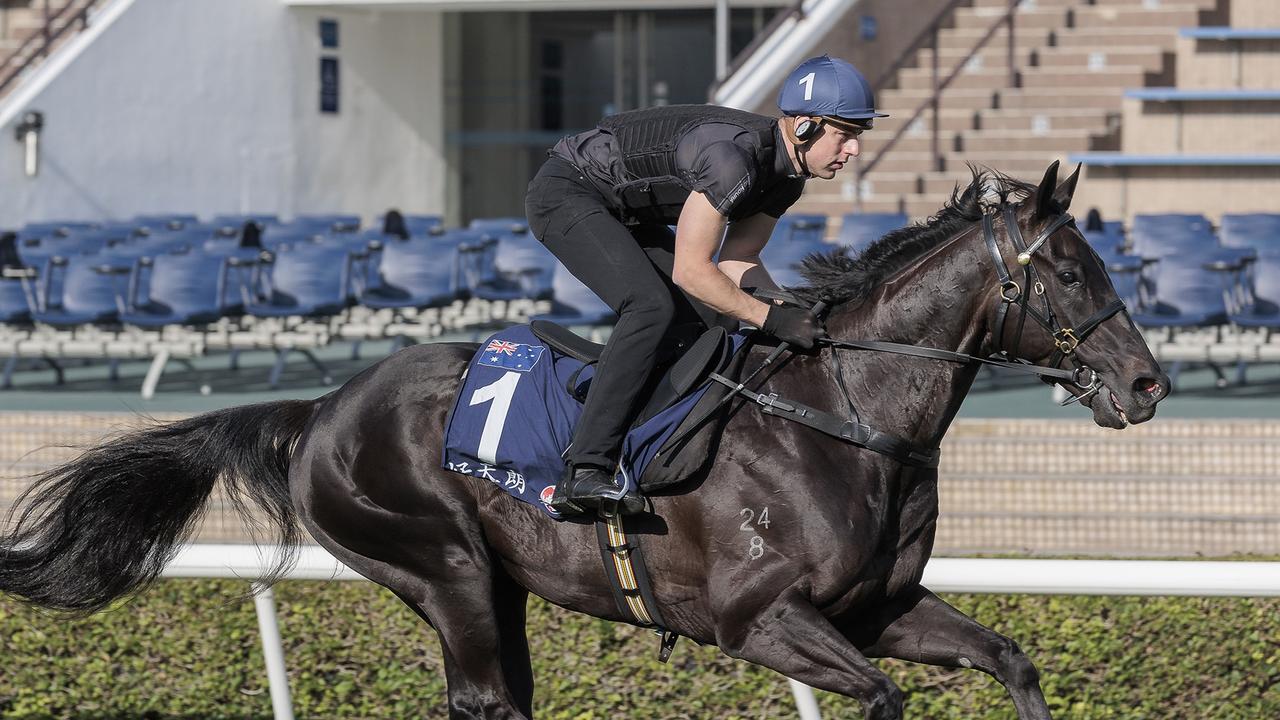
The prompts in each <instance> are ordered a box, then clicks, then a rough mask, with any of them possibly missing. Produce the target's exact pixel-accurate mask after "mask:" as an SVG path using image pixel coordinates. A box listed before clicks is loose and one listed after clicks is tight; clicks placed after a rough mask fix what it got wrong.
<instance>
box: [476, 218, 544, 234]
mask: <svg viewBox="0 0 1280 720" xmlns="http://www.w3.org/2000/svg"><path fill="white" fill-rule="evenodd" d="M467 229H468V230H476V231H478V232H483V233H489V234H499V235H523V234H525V233H527V232H529V221H527V220H525V219H524V218H522V217H505V218H476V219H475V220H472V221H471V224H470V225H468V226H467Z"/></svg>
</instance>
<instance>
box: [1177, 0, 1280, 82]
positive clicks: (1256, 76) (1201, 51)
mask: <svg viewBox="0 0 1280 720" xmlns="http://www.w3.org/2000/svg"><path fill="white" fill-rule="evenodd" d="M1276 6H1277V8H1280V2H1278V3H1276ZM1276 26H1277V27H1280V22H1276ZM1177 71H1178V87H1180V88H1206V89H1210V90H1226V89H1229V88H1246V89H1249V90H1260V89H1274V88H1278V87H1280V40H1228V41H1225V42H1224V41H1219V40H1196V39H1194V38H1178V50H1177Z"/></svg>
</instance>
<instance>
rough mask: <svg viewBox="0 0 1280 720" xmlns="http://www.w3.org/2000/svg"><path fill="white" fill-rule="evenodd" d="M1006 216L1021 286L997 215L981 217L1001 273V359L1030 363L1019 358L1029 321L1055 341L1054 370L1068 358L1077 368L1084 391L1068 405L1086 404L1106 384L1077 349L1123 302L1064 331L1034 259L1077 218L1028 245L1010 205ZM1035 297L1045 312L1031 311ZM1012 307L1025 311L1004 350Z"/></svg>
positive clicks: (1062, 219) (1059, 220) (1074, 380)
mask: <svg viewBox="0 0 1280 720" xmlns="http://www.w3.org/2000/svg"><path fill="white" fill-rule="evenodd" d="M1002 211H1003V216H1004V227H1005V235H1007V236H1008V238H1009V242H1010V243H1012V244H1013V249H1014V250H1016V251H1017V253H1018V265H1020V266H1021V267H1022V282H1021V283H1019V282H1018V281H1016V280H1014V279H1013V277H1012V275H1011V274H1010V273H1009V266H1008V265H1006V264H1005V261H1004V256H1002V255H1001V254H1000V247H999V246H998V245H997V244H996V234H995V227H994V226H995V222H994V220H993V218H994V217H995V214H994V213H992V214H988V215H984V216H983V217H982V236H983V239H984V240H985V241H986V244H987V250H988V251H990V253H991V259H992V264H993V265H994V266H995V270H996V278H997V279H998V280H999V283H1000V285H999V288H1000V305H999V306H998V307H997V308H996V320H995V328H994V330H993V332H994V342H995V346H996V350H997V352H996V355H997V356H998V357H1000V358H1001V359H1003V360H1004V361H1006V362H1015V363H1025V362H1026V361H1025V360H1023V359H1021V358H1020V357H1019V356H1018V348H1019V346H1020V345H1021V344H1022V331H1023V328H1024V327H1025V326H1026V323H1027V318H1028V317H1030V318H1031V319H1032V320H1035V321H1036V322H1037V323H1038V324H1039V325H1040V326H1041V327H1043V328H1044V329H1045V330H1046V331H1047V332H1048V333H1049V334H1050V335H1051V336H1052V337H1053V344H1054V351H1053V356H1052V357H1051V358H1050V359H1049V366H1050V367H1052V368H1055V369H1056V368H1058V367H1059V366H1061V365H1062V361H1063V360H1064V359H1068V358H1069V359H1070V360H1071V363H1072V365H1074V366H1075V369H1074V370H1073V371H1072V375H1071V378H1070V382H1071V384H1073V385H1075V386H1076V387H1078V388H1080V389H1081V390H1084V391H1085V392H1084V393H1083V394H1082V395H1078V396H1075V397H1073V398H1070V399H1069V402H1076V401H1079V400H1083V399H1084V398H1086V397H1089V396H1090V395H1093V394H1094V393H1096V392H1098V391H1099V390H1100V389H1102V382H1101V379H1100V378H1099V377H1098V373H1097V372H1096V371H1095V370H1094V369H1093V368H1091V367H1089V366H1088V365H1085V364H1084V362H1083V361H1081V360H1080V356H1079V355H1077V354H1076V348H1077V347H1079V346H1080V344H1081V343H1083V342H1084V341H1085V340H1086V339H1087V338H1088V337H1089V335H1090V334H1092V333H1093V331H1094V330H1096V329H1097V328H1098V326H1099V325H1101V324H1102V323H1104V322H1106V321H1107V320H1109V319H1110V318H1111V316H1113V315H1115V314H1116V313H1118V312H1120V311H1121V310H1123V309H1124V302H1123V301H1122V300H1120V299H1119V298H1116V299H1114V300H1112V301H1111V302H1109V303H1107V304H1106V305H1105V306H1103V307H1102V308H1101V309H1099V310H1098V311H1097V312H1095V313H1094V314H1093V315H1090V316H1089V317H1088V318H1087V319H1086V320H1085V321H1084V322H1082V323H1080V324H1079V325H1077V326H1075V327H1063V326H1062V324H1061V323H1060V322H1059V321H1058V316H1057V315H1056V314H1055V313H1054V312H1053V305H1052V304H1050V302H1049V296H1048V295H1047V294H1045V291H1044V283H1042V282H1041V281H1040V276H1039V273H1037V272H1036V268H1035V266H1034V265H1033V264H1032V263H1031V258H1032V256H1033V255H1034V254H1035V252H1036V251H1037V250H1039V249H1040V247H1041V246H1042V245H1044V244H1045V242H1047V241H1048V240H1049V238H1050V237H1051V236H1052V235H1053V234H1054V233H1055V232H1057V231H1058V230H1061V229H1062V228H1063V227H1064V226H1066V225H1067V224H1068V223H1070V222H1072V221H1073V218H1072V217H1071V215H1069V214H1067V213H1062V214H1061V215H1059V216H1057V217H1056V218H1054V219H1053V221H1052V222H1050V223H1049V224H1048V225H1046V226H1045V227H1044V229H1043V230H1041V231H1040V234H1039V235H1037V236H1036V239H1035V241H1033V242H1032V243H1031V244H1030V245H1027V244H1026V242H1025V241H1024V240H1023V238H1022V230H1021V229H1020V228H1019V226H1018V218H1017V214H1016V213H1015V211H1014V209H1013V208H1012V207H1010V206H1008V205H1006V206H1004V207H1003V208H1002ZM1033 294H1034V295H1035V296H1038V297H1039V298H1040V300H1041V301H1043V308H1042V309H1037V308H1035V307H1033V306H1032V304H1031V299H1032V295H1033ZM1013 305H1017V306H1018V307H1019V308H1020V310H1021V312H1020V313H1019V315H1018V320H1017V326H1016V329H1015V330H1014V335H1013V347H1012V348H1003V347H1002V345H1003V344H1004V338H1005V327H1006V324H1007V321H1008V319H1009V308H1010V306H1013ZM1064 404H1065V403H1064Z"/></svg>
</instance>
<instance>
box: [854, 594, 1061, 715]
mask: <svg viewBox="0 0 1280 720" xmlns="http://www.w3.org/2000/svg"><path fill="white" fill-rule="evenodd" d="M846 634H847V636H848V637H849V639H850V640H851V641H852V642H853V643H854V644H855V645H857V646H858V647H859V648H860V649H861V650H862V651H863V652H864V653H866V654H867V655H868V656H869V657H892V658H898V659H900V660H909V661H911V662H918V663H924V664H927V665H941V666H944V667H962V668H977V669H978V670H981V671H983V672H985V673H987V674H988V675H991V676H992V677H994V678H995V679H996V680H998V681H1000V684H1001V685H1004V687H1005V689H1006V690H1008V691H1009V695H1010V696H1011V697H1012V698H1013V704H1014V707H1016V708H1017V710H1018V720H1049V717H1050V716H1049V707H1048V705H1047V704H1046V703H1045V700H1044V692H1043V691H1041V689H1040V673H1039V672H1037V671H1036V667H1035V665H1033V664H1032V663H1031V660H1030V658H1028V657H1027V656H1026V654H1025V653H1023V652H1022V650H1021V649H1019V648H1018V644H1017V643H1015V642H1014V641H1013V640H1010V639H1009V638H1007V637H1005V636H1004V635H1001V634H1000V633H998V632H996V631H994V630H992V629H990V628H988V627H986V626H984V625H982V624H980V623H978V622H977V621H975V620H974V619H973V618H971V617H969V616H968V615H965V614H964V613H962V612H960V611H959V610H956V609H955V608H953V607H951V606H950V605H948V604H947V603H945V602H943V601H942V600H941V599H940V598H939V597H938V596H937V595H934V594H933V593H931V592H929V591H928V590H927V589H925V588H924V587H922V586H919V585H917V586H915V588H913V589H909V590H906V591H904V592H903V593H902V594H900V595H899V596H898V597H896V598H891V599H890V600H888V601H887V602H886V603H885V604H884V605H882V606H880V607H879V608H877V609H876V613H875V617H874V618H872V619H871V621H870V622H868V618H867V616H866V615H862V616H860V617H858V618H857V619H856V620H854V621H852V623H851V624H850V626H849V627H848V628H847V631H846Z"/></svg>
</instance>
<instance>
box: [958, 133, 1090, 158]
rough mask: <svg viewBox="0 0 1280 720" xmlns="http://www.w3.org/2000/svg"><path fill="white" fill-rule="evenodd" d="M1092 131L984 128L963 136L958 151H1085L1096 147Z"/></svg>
mask: <svg viewBox="0 0 1280 720" xmlns="http://www.w3.org/2000/svg"><path fill="white" fill-rule="evenodd" d="M1093 145H1094V144H1093V141H1092V134H1091V133H1090V132H1089V131H1088V130H1053V131H1049V132H1044V133H1036V132H1031V131H1029V130H983V131H976V132H971V133H965V134H963V135H961V136H960V137H959V138H958V140H957V142H956V145H955V147H956V152H957V153H959V154H968V153H974V152H1004V151H1010V152H1050V153H1052V152H1083V151H1086V150H1092V149H1094V148H1093Z"/></svg>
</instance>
